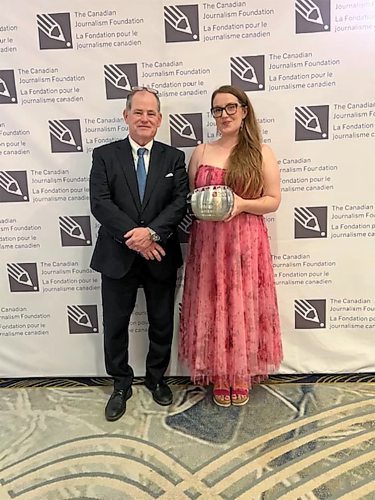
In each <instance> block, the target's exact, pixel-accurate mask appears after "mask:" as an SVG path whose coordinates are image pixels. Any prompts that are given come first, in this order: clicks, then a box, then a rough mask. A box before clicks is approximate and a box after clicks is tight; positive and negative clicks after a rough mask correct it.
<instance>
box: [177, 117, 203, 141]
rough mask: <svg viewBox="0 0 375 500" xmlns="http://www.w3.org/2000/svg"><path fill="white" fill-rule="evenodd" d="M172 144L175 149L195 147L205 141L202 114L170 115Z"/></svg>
mask: <svg viewBox="0 0 375 500" xmlns="http://www.w3.org/2000/svg"><path fill="white" fill-rule="evenodd" d="M169 126H170V131H171V143H172V145H173V146H175V147H187V148H188V147H193V146H195V145H197V144H201V143H202V141H203V130H202V129H203V126H202V115H201V114H200V113H189V114H175V115H169Z"/></svg>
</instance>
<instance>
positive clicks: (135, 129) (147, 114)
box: [124, 90, 161, 146]
mask: <svg viewBox="0 0 375 500" xmlns="http://www.w3.org/2000/svg"><path fill="white" fill-rule="evenodd" d="M124 120H125V122H126V123H127V125H128V127H129V135H130V137H131V138H132V139H133V140H134V141H135V142H136V143H137V144H139V145H140V146H144V145H145V144H147V143H148V142H150V141H151V140H152V139H153V138H154V137H155V135H156V132H157V130H158V128H159V127H160V124H161V113H160V112H159V111H158V103H157V100H156V97H155V95H154V94H153V93H151V92H148V91H147V90H142V91H139V92H136V93H135V94H134V95H133V98H132V103H131V109H129V110H126V109H125V111H124Z"/></svg>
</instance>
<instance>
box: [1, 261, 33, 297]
mask: <svg viewBox="0 0 375 500" xmlns="http://www.w3.org/2000/svg"><path fill="white" fill-rule="evenodd" d="M7 271H8V277H9V285H10V291H11V292H37V291H38V290H39V283H38V274H37V269H36V264H34V263H30V264H20V263H10V264H7Z"/></svg>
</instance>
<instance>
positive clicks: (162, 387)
mask: <svg viewBox="0 0 375 500" xmlns="http://www.w3.org/2000/svg"><path fill="white" fill-rule="evenodd" d="M145 385H146V387H147V389H148V390H149V391H151V394H152V397H153V400H154V401H155V403H158V404H159V405H161V406H168V405H170V404H172V402H173V394H172V391H171V390H170V388H169V387H168V386H167V384H166V383H165V382H160V384H157V385H156V386H151V385H150V384H148V383H147V382H145Z"/></svg>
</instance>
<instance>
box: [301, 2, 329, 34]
mask: <svg viewBox="0 0 375 500" xmlns="http://www.w3.org/2000/svg"><path fill="white" fill-rule="evenodd" d="M295 11H296V33H314V32H319V31H329V29H330V0H314V1H313V0H296V2H295Z"/></svg>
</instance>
